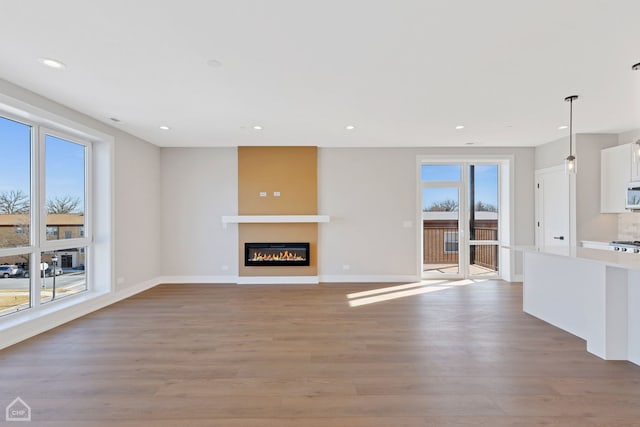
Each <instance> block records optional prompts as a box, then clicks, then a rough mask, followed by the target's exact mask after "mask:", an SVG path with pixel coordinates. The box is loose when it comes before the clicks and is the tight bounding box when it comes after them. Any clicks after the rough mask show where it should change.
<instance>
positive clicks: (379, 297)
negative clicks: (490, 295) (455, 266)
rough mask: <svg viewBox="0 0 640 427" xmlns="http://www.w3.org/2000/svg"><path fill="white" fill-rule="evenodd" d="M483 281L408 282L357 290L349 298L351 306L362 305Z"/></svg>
mask: <svg viewBox="0 0 640 427" xmlns="http://www.w3.org/2000/svg"><path fill="white" fill-rule="evenodd" d="M482 281H484V280H470V279H465V280H450V281H442V280H424V281H421V282H415V283H407V284H404V285H396V286H388V287H384V288H379V289H372V290H370V291H363V292H356V293H353V294H348V295H347V299H348V300H349V306H350V307H360V306H363V305H368V304H374V303H377V302H383V301H390V300H394V299H398V298H405V297H410V296H415V295H422V294H428V293H431V292H438V291H442V290H445V289H451V288H454V287H458V286H466V285H470V284H472V283H477V282H482Z"/></svg>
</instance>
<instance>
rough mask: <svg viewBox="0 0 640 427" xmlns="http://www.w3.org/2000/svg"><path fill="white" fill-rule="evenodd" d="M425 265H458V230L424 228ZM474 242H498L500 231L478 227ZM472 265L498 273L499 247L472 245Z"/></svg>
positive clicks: (470, 254)
mask: <svg viewBox="0 0 640 427" xmlns="http://www.w3.org/2000/svg"><path fill="white" fill-rule="evenodd" d="M423 230H424V231H423V233H424V234H423V254H424V260H423V261H424V264H456V265H457V264H458V228H457V227H433V226H429V227H424V228H423ZM474 240H498V230H497V229H496V228H490V227H476V228H475V239H474ZM469 261H470V264H471V265H476V266H480V267H483V268H485V269H489V270H491V271H498V245H471V247H470V251H469Z"/></svg>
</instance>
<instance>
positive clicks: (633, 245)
mask: <svg viewBox="0 0 640 427" xmlns="http://www.w3.org/2000/svg"><path fill="white" fill-rule="evenodd" d="M609 246H610V247H611V248H612V249H613V250H614V251H619V252H633V253H634V254H638V253H640V241H639V240H614V241H613V242H611V243H609Z"/></svg>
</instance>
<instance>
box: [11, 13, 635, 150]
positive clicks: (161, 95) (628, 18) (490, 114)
mask: <svg viewBox="0 0 640 427" xmlns="http://www.w3.org/2000/svg"><path fill="white" fill-rule="evenodd" d="M639 16H640V1H638V0H606V1H605V0H526V1H525V0H520V1H514V0H483V1H478V0H466V1H465V0H439V1H433V0H313V1H312V0H262V1H261V0H253V1H251V0H225V1H213V0H180V1H177V0H135V1H132V0H108V1H99V0H92V1H86V0H56V1H50V0H31V1H25V0H1V6H0V78H3V79H6V80H8V81H10V82H12V83H15V84H17V85H20V86H23V87H25V88H28V89H30V90H32V91H34V92H36V93H39V94H41V95H44V96H46V97H49V98H51V99H53V100H55V101H57V102H59V103H61V104H64V105H67V106H69V107H71V108H74V109H76V110H79V111H82V112H84V113H86V114H88V115H89V116H92V117H94V118H96V119H98V120H101V121H103V122H105V123H109V124H112V125H114V126H116V127H118V128H121V129H122V130H124V131H126V132H129V133H131V134H134V135H136V136H139V137H140V138H143V139H145V140H147V141H149V142H152V143H154V144H156V145H159V146H237V145H318V146H330V147H364V146H374V147H396V146H464V145H465V144H466V143H470V142H474V143H476V144H477V145H478V146H531V145H538V144H541V143H544V142H547V141H551V140H554V139H557V138H560V137H562V136H566V135H567V134H568V131H567V130H558V126H559V125H563V124H567V122H568V116H569V105H568V103H566V102H564V101H563V99H564V97H565V96H567V95H573V94H578V95H580V99H579V100H578V101H576V103H575V104H574V127H575V130H576V132H579V133H586V132H602V133H612V132H613V133H618V132H621V131H626V130H630V129H633V128H640V71H636V72H634V71H632V70H631V66H632V65H633V64H634V63H636V62H640V25H638V17H639ZM41 57H51V58H55V59H58V60H60V61H63V62H64V63H65V64H66V65H67V68H66V69H65V70H52V69H49V68H46V67H44V66H43V65H41V64H40V63H39V62H38V58H41ZM209 60H217V61H219V62H220V63H222V65H221V66H220V67H217V68H216V67H211V66H209V65H208V64H207V62H208V61H209ZM111 117H116V118H118V119H120V120H121V123H118V124H115V123H113V122H112V121H111V120H110V118H111ZM164 124H166V125H168V126H170V127H171V130H170V131H162V130H160V129H159V126H160V125H164ZM254 125H261V126H263V127H264V129H263V130H261V131H256V130H254V129H253V126H254ZM346 125H355V126H356V129H355V130H353V131H347V130H345V126H346ZM456 125H464V126H465V128H464V129H463V130H456V129H455V126H456Z"/></svg>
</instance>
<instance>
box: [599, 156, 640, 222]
mask: <svg viewBox="0 0 640 427" xmlns="http://www.w3.org/2000/svg"><path fill="white" fill-rule="evenodd" d="M632 145H633V146H635V144H625V145H617V146H615V147H610V148H605V149H604V150H602V151H601V152H600V161H601V166H600V180H601V181H600V212H602V213H622V212H627V210H626V209H625V202H626V197H627V196H626V191H627V184H628V183H629V181H631V168H632V162H633V159H635V156H633V148H632V147H631V146H632ZM636 163H638V162H637V161H636ZM633 166H634V167H636V168H637V167H638V165H637V164H633ZM636 171H637V169H636Z"/></svg>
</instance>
